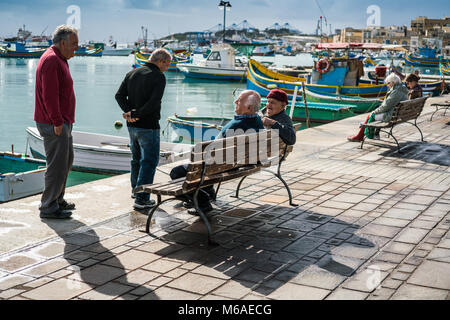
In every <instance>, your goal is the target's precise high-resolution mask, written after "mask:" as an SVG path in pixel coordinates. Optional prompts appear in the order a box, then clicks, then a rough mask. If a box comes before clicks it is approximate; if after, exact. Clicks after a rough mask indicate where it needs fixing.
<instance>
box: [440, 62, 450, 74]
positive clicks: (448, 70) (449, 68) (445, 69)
mask: <svg viewBox="0 0 450 320" xmlns="http://www.w3.org/2000/svg"><path fill="white" fill-rule="evenodd" d="M439 69H440V71H441V76H450V63H448V62H442V61H441V62H440V63H439Z"/></svg>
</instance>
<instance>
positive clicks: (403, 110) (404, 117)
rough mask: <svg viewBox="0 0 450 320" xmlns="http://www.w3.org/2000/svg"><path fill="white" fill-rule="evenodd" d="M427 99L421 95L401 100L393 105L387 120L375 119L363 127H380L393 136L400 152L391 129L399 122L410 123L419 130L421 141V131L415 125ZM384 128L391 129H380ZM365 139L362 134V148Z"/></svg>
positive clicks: (398, 146)
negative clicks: (392, 110) (389, 118)
mask: <svg viewBox="0 0 450 320" xmlns="http://www.w3.org/2000/svg"><path fill="white" fill-rule="evenodd" d="M427 99H428V97H422V98H417V99H413V100H406V101H402V102H400V103H399V104H398V105H396V106H395V107H394V112H393V114H392V118H391V120H390V121H389V122H383V121H375V122H371V123H368V124H365V125H364V127H365V128H373V129H380V131H381V132H385V133H387V134H388V135H389V136H391V137H392V138H394V140H395V142H396V143H397V149H398V152H399V153H401V151H400V145H399V143H398V141H397V139H396V138H395V137H394V135H393V134H392V130H393V129H394V127H395V126H396V125H399V124H401V123H410V124H412V125H413V126H415V127H416V128H417V130H419V132H420V136H421V140H422V142H423V134H422V131H420V129H419V127H418V126H417V118H418V117H419V116H420V114H421V113H422V110H423V107H424V105H425V102H426V101H427ZM411 120H414V123H412V122H409V121H411ZM386 128H387V129H389V128H390V129H391V130H390V131H389V132H388V131H384V130H381V129H386ZM365 140H366V137H365V136H364V139H363V141H362V142H361V149H362V148H363V145H364V142H365Z"/></svg>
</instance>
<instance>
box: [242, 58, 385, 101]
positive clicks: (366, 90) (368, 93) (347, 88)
mask: <svg viewBox="0 0 450 320" xmlns="http://www.w3.org/2000/svg"><path fill="white" fill-rule="evenodd" d="M335 64H337V66H336V67H334V69H333V70H332V71H331V67H329V71H328V72H329V73H330V74H329V75H328V74H326V73H322V72H321V73H320V74H319V73H318V72H317V71H316V70H313V72H312V76H311V82H313V83H306V79H305V78H296V77H291V76H287V75H283V74H280V73H277V72H274V71H272V70H269V69H268V68H266V67H264V66H263V65H262V64H261V63H259V62H257V61H255V60H252V59H250V60H249V63H248V74H247V76H248V75H251V76H252V77H253V79H255V81H257V82H258V83H260V84H262V85H265V86H269V85H275V86H277V87H278V88H279V89H282V90H284V91H286V92H287V93H290V94H292V93H293V92H294V89H295V87H301V86H302V82H304V83H305V86H306V87H307V88H308V90H310V91H311V92H315V93H320V94H342V95H347V96H361V97H383V96H385V95H386V93H387V85H385V84H381V85H372V84H366V83H359V84H358V85H356V82H357V81H356V73H354V72H352V75H350V76H347V73H348V67H347V66H346V65H345V64H346V61H344V60H343V61H339V62H335ZM340 64H342V65H340ZM353 76H355V78H354V79H348V78H350V77H353ZM325 83H328V84H325ZM346 84H355V85H346Z"/></svg>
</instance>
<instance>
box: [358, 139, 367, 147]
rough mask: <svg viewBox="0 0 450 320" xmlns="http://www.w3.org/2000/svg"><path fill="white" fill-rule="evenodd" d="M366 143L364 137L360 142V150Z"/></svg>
mask: <svg viewBox="0 0 450 320" xmlns="http://www.w3.org/2000/svg"><path fill="white" fill-rule="evenodd" d="M365 141H366V136H364V137H363V139H362V141H361V146H360V147H359V148H360V149H362V148H363V146H364V142H365Z"/></svg>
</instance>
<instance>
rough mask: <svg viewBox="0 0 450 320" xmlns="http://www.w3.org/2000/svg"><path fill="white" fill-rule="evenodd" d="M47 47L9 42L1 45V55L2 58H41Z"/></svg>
mask: <svg viewBox="0 0 450 320" xmlns="http://www.w3.org/2000/svg"><path fill="white" fill-rule="evenodd" d="M45 50H46V48H28V47H25V45H24V44H23V43H20V42H15V43H8V44H7V45H6V46H2V47H0V57H2V58H28V59H30V58H40V57H41V56H42V54H43V53H44V52H45Z"/></svg>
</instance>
